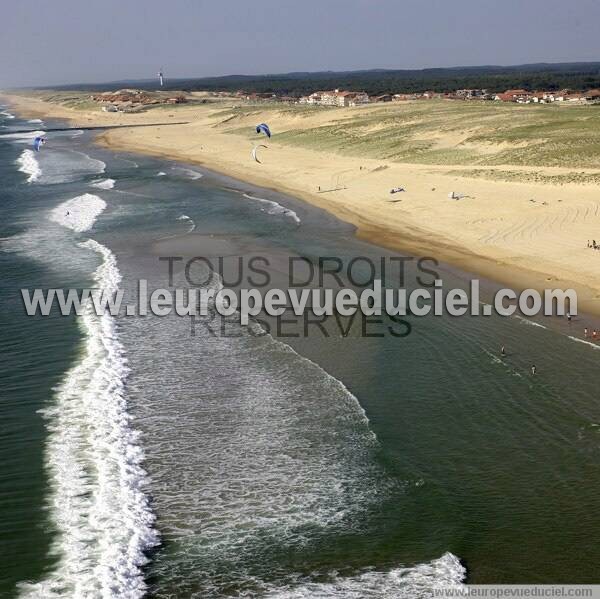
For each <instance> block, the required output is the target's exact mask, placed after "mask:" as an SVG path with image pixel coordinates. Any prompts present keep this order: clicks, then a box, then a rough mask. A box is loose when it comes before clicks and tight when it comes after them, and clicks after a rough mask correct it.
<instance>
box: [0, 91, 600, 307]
mask: <svg viewBox="0 0 600 599" xmlns="http://www.w3.org/2000/svg"><path fill="white" fill-rule="evenodd" d="M4 99H5V100H6V101H7V102H9V103H10V105H11V106H12V107H13V108H14V109H15V110H16V111H18V112H19V114H21V115H24V116H27V117H30V118H35V117H38V118H39V117H42V118H43V117H51V118H59V119H67V120H68V121H69V122H70V123H71V124H72V125H73V126H104V125H108V126H113V125H115V126H116V125H139V124H151V123H168V122H169V120H173V121H185V122H186V124H181V125H173V126H162V125H157V126H152V127H140V128H128V127H125V128H123V129H111V130H108V131H106V132H103V133H101V134H100V135H99V137H98V141H99V142H100V143H102V144H104V145H105V146H107V147H110V148H114V149H115V150H117V149H118V150H129V151H133V152H141V153H146V154H150V155H156V156H165V157H169V158H173V159H177V160H182V161H186V162H190V163H196V164H199V165H203V166H205V167H207V168H210V169H213V170H216V171H219V172H222V173H225V174H227V175H230V176H233V177H235V178H238V179H241V180H244V181H248V182H251V183H253V184H256V185H260V186H263V187H266V188H270V189H275V190H278V191H282V192H285V193H288V194H291V195H294V196H297V197H299V198H302V199H303V200H305V201H307V202H311V203H313V204H316V205H318V206H320V207H322V208H325V209H326V210H328V211H330V212H332V213H334V214H335V215H337V216H339V217H340V218H342V219H343V220H346V221H348V222H351V223H352V224H354V225H356V227H357V235H358V236H359V237H361V238H363V239H366V240H369V241H371V242H373V243H375V244H378V245H381V246H385V247H389V248H393V249H401V250H405V251H409V252H411V253H413V254H416V255H433V256H435V257H437V258H439V259H440V260H444V261H446V262H448V263H450V264H452V265H455V266H457V267H459V268H461V269H463V270H466V271H469V272H475V273H479V274H481V275H483V276H485V277H487V278H490V279H492V280H495V281H498V282H501V283H505V284H510V285H511V286H514V287H516V288H525V287H534V288H538V289H542V288H545V287H552V288H555V287H561V288H567V287H574V288H575V289H577V291H578V294H579V310H580V311H585V312H590V313H595V314H599V313H600V301H599V300H600V252H598V251H594V250H593V249H590V248H588V247H587V241H588V240H592V239H598V240H600V214H599V211H600V186H599V184H598V183H597V181H598V177H600V168H596V167H595V165H594V164H593V163H592V164H589V163H584V164H583V166H580V165H577V166H574V165H573V164H572V163H570V164H569V166H540V165H533V166H532V165H528V164H496V165H492V166H481V165H480V163H478V162H477V161H475V162H474V163H473V164H469V162H468V161H466V162H465V161H463V163H462V164H459V165H456V164H453V165H452V164H448V163H447V162H443V161H441V160H440V163H439V164H436V163H435V162H434V161H430V162H428V163H421V164H419V163H416V162H412V161H406V160H404V161H402V160H398V159H397V158H394V159H386V158H381V157H378V156H376V157H372V156H371V155H370V154H369V152H368V151H365V152H364V153H362V152H361V151H360V146H358V150H355V149H353V148H352V147H349V148H347V150H348V151H346V149H345V148H341V149H339V148H336V149H335V151H332V150H330V149H329V148H327V145H326V144H324V145H323V146H322V147H321V148H319V147H312V146H310V144H306V143H297V139H298V138H299V136H301V135H302V134H303V132H304V131H306V130H307V129H309V130H310V131H323V132H329V131H331V129H332V127H338V128H340V130H343V128H344V126H345V123H351V122H352V121H353V119H356V117H357V115H360V116H361V117H368V123H369V125H368V127H367V129H365V131H366V134H368V133H369V132H370V131H377V132H380V131H382V130H385V128H386V126H387V124H386V123H388V122H389V119H390V118H402V115H403V114H404V113H405V112H406V111H409V110H410V109H411V105H412V104H414V103H410V102H406V103H403V102H400V103H394V105H393V106H392V105H387V106H385V107H382V106H369V107H364V108H343V109H324V110H313V111H307V110H306V109H305V108H304V109H303V108H302V107H293V106H292V107H283V108H282V107H276V106H260V105H259V106H252V107H250V106H245V107H244V109H243V110H241V111H240V110H237V107H236V106H234V104H235V102H233V101H223V102H218V103H207V104H194V105H183V106H175V107H171V106H168V107H161V108H158V109H153V110H149V111H147V112H142V113H137V114H122V113H106V112H102V111H101V110H100V108H99V107H93V108H89V109H81V108H78V109H73V108H69V107H66V106H64V105H60V104H56V103H52V102H48V101H44V100H40V99H39V98H32V97H25V96H16V95H10V96H4ZM420 104H423V103H422V102H421V103H420ZM436 104H437V103H436ZM436 104H433V103H432V107H433V106H435V105H436ZM442 108H443V107H442ZM526 109H527V108H525V110H526ZM490 110H491V116H493V109H492V107H491V106H490ZM555 110H563V111H567V110H571V108H557V109H555ZM260 122H268V123H269V125H270V127H271V130H272V131H273V137H272V138H271V139H270V140H266V139H261V138H260V137H259V136H258V135H256V134H255V132H254V126H255V125H256V124H257V123H260ZM462 127H463V129H464V131H463V132H462V135H461V132H460V130H457V127H456V126H454V127H453V128H452V129H451V130H450V131H445V130H444V128H443V127H440V128H439V129H438V130H437V131H435V132H434V133H431V132H429V133H427V134H420V135H421V138H422V139H426V140H427V143H429V145H430V146H431V145H432V141H433V145H434V146H435V148H436V151H439V152H442V153H443V152H445V151H451V150H453V149H455V148H460V149H461V151H463V150H465V148H466V149H467V150H469V151H470V152H473V153H475V154H476V155H478V156H487V155H494V153H496V154H498V155H499V153H501V152H502V151H504V150H506V149H507V148H506V144H505V145H501V144H500V145H498V146H497V147H494V146H493V145H491V144H485V143H480V144H474V143H471V142H469V141H468V139H467V138H468V137H469V133H472V128H471V124H470V123H469V122H468V121H465V122H464V123H463V124H462ZM369 128H370V129H369ZM258 143H264V144H265V145H267V146H268V148H260V149H259V152H260V158H261V160H262V163H261V164H258V163H257V162H255V161H254V160H253V159H252V156H251V150H252V148H253V146H254V145H255V144H258ZM523 148H524V149H526V148H525V146H523ZM530 151H531V152H532V153H534V152H535V151H536V150H535V146H534V145H532V147H531V149H530ZM507 179H512V180H507ZM553 181H556V183H553ZM395 187H402V188H404V189H405V191H404V192H401V193H397V194H394V195H390V193H389V192H390V189H392V188H395ZM452 192H457V193H460V194H464V197H462V198H461V199H459V200H454V199H451V198H449V194H450V193H452Z"/></svg>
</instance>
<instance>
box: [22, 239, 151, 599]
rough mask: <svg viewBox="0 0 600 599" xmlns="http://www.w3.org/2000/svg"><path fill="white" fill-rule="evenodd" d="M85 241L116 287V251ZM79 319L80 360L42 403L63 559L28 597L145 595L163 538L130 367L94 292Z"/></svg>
mask: <svg viewBox="0 0 600 599" xmlns="http://www.w3.org/2000/svg"><path fill="white" fill-rule="evenodd" d="M81 246H82V247H84V248H88V249H90V250H93V251H94V252H96V253H97V254H99V255H100V256H101V257H102V264H101V265H100V266H99V267H98V269H97V270H96V272H95V273H94V280H95V283H96V285H97V287H99V288H101V289H103V290H105V291H106V292H108V293H113V292H115V291H116V290H117V288H118V285H119V282H120V279H121V276H120V273H119V270H118V268H117V263H116V259H115V256H114V255H113V253H112V252H111V251H110V250H109V249H108V248H106V247H104V246H103V245H101V244H99V243H97V242H96V241H93V240H88V241H86V242H84V243H83V244H81ZM80 325H81V328H82V330H83V333H84V335H85V343H84V348H83V355H82V357H81V360H80V362H79V363H78V364H77V365H76V366H75V367H73V368H72V369H71V370H70V371H68V372H67V373H66V375H65V377H64V380H63V382H62V383H61V384H60V385H59V386H58V387H57V388H56V389H55V394H54V402H53V405H52V407H49V408H47V409H45V410H43V411H42V414H43V416H44V418H45V419H46V421H47V428H48V431H49V438H48V442H47V447H46V465H47V469H48V473H49V479H50V486H51V492H50V498H49V501H48V509H49V513H50V518H51V520H52V523H53V525H54V527H55V529H56V533H57V535H56V540H55V541H54V544H53V546H52V547H51V551H52V553H53V554H54V555H55V556H56V558H57V560H58V563H57V565H56V567H55V569H54V570H53V571H52V572H51V573H50V574H48V575H47V576H46V577H45V578H44V579H43V580H41V581H40V582H37V583H32V582H27V583H23V584H21V585H20V591H21V597H23V598H38V599H39V598H43V599H53V598H56V599H58V598H70V597H119V598H121V597H122V598H125V599H137V598H140V597H142V596H143V595H144V594H145V592H146V584H145V582H144V578H143V575H142V571H141V568H142V566H143V565H144V564H145V563H147V558H146V555H145V552H146V551H148V550H149V549H150V548H152V547H154V546H155V545H157V543H158V534H157V533H156V531H155V530H154V527H153V523H154V516H153V514H152V512H151V510H150V507H149V505H148V500H147V498H146V496H145V494H144V487H145V485H146V474H145V472H144V470H143V468H142V465H141V464H142V460H143V453H142V450H141V449H140V447H139V445H138V437H137V434H136V433H135V432H134V431H133V430H132V429H131V427H130V417H129V415H128V413H127V405H126V401H125V397H124V394H125V379H126V377H127V374H128V368H127V366H126V359H125V356H124V352H123V347H122V346H121V343H120V342H119V340H118V335H117V327H116V323H115V319H114V318H113V317H112V316H110V315H109V314H108V313H106V314H104V315H102V316H99V315H97V314H95V312H94V310H93V306H92V303H91V301H90V300H87V304H86V305H85V306H84V310H83V314H82V316H81V317H80Z"/></svg>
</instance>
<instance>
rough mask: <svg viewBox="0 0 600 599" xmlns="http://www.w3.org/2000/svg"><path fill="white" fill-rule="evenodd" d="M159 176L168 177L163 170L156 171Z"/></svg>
mask: <svg viewBox="0 0 600 599" xmlns="http://www.w3.org/2000/svg"><path fill="white" fill-rule="evenodd" d="M156 176H157V177H166V176H167V173H164V172H163V171H159V172H158V173H156Z"/></svg>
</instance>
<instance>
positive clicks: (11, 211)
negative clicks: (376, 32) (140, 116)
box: [0, 108, 600, 598]
mask: <svg viewBox="0 0 600 599" xmlns="http://www.w3.org/2000/svg"><path fill="white" fill-rule="evenodd" d="M52 125H53V123H45V122H41V121H39V120H36V121H27V120H24V119H20V118H18V117H15V116H14V115H11V113H10V109H9V108H0V171H1V174H2V180H3V187H2V192H1V193H0V198H1V199H0V203H1V209H2V219H0V228H1V231H0V275H1V277H0V285H1V298H2V303H1V305H2V311H1V313H0V319H1V324H2V331H3V335H2V337H1V338H0V343H1V345H2V358H3V359H2V362H1V363H0V390H1V391H0V416H1V419H0V423H1V424H0V427H1V429H0V430H1V434H0V458H1V459H0V464H1V467H0V514H1V515H0V563H1V564H2V567H1V568H0V596H2V597H4V596H6V597H23V598H26V597H44V598H46V597H48V598H52V597H131V598H134V597H143V596H150V597H160V598H169V597H202V598H210V597H286V598H296V597H407V598H413V597H430V596H432V595H433V592H434V589H436V588H440V587H447V586H450V585H460V584H464V583H468V582H474V583H517V582H518V583H533V582H535V583H569V582H573V583H574V582H578V583H596V582H598V581H597V567H596V563H597V561H598V559H599V558H600V549H598V546H597V543H596V541H595V539H596V537H597V535H598V533H599V532H600V524H598V519H597V517H596V514H597V513H598V511H599V509H600V481H599V476H598V475H599V474H600V472H599V470H600V468H599V463H600V461H599V459H598V458H599V453H600V402H598V387H599V384H600V375H599V374H598V368H597V364H598V359H599V358H600V353H599V352H598V351H597V349H598V347H600V346H596V345H594V344H592V343H588V342H586V341H585V340H583V339H582V335H581V331H582V330H583V327H584V326H585V325H586V324H587V323H588V322H592V321H591V320H588V319H586V318H585V317H583V316H577V317H575V318H574V319H573V321H572V322H571V323H570V324H567V323H566V322H564V321H556V320H551V319H523V318H518V317H513V318H502V317H499V316H493V317H461V318H456V317H450V316H428V317H423V318H417V317H409V318H408V322H409V323H410V327H411V329H410V334H408V335H403V336H395V335H391V334H389V323H386V322H383V323H373V324H371V325H369V327H368V330H367V329H366V328H364V326H363V325H362V324H360V323H358V324H357V323H350V322H347V321H346V322H344V326H345V327H346V326H349V328H344V329H340V327H339V323H336V322H331V321H329V322H328V323H327V324H326V325H325V326H324V327H323V328H324V330H323V329H321V328H319V327H318V326H316V325H310V326H309V327H308V334H305V328H306V323H304V322H297V323H288V324H286V325H285V331H283V330H281V331H278V330H277V322H276V321H275V320H274V319H265V320H264V321H263V322H260V323H259V322H254V323H253V324H252V325H251V326H250V327H243V326H242V325H240V324H239V323H236V322H235V320H234V319H230V320H229V321H228V322H227V326H226V330H223V329H220V328H219V326H217V325H216V324H215V323H217V322H218V321H216V320H215V319H214V317H215V310H214V306H212V307H210V309H209V316H207V317H203V318H201V319H199V320H197V321H195V322H194V323H191V322H190V319H189V318H186V317H179V316H177V315H174V314H173V315H168V316H154V315H149V316H139V315H138V316H133V317H131V316H126V315H125V314H120V315H119V316H115V317H113V316H110V315H108V314H105V315H102V316H99V315H96V314H95V313H94V311H93V310H92V309H91V306H90V305H86V307H85V309H84V310H83V312H82V313H81V314H80V315H72V316H67V317H65V316H60V315H59V314H58V312H57V311H53V312H52V314H51V315H50V316H49V317H41V316H39V317H29V316H27V315H26V314H25V310H24V307H23V303H22V301H21V293H20V289H24V288H27V289H35V288H42V289H49V288H65V289H67V288H77V289H81V288H90V287H95V288H100V289H104V290H107V291H111V290H113V291H114V290H116V289H122V290H123V291H124V293H125V298H126V301H127V302H131V301H134V300H136V298H137V295H138V286H137V282H138V280H139V279H145V280H147V281H148V286H149V288H150V289H156V288H166V287H169V283H170V281H169V271H168V268H167V262H166V261H165V258H168V257H178V258H181V261H178V262H177V263H176V265H175V268H174V271H173V273H172V274H173V281H171V282H172V284H173V286H184V287H185V286H189V285H188V281H187V279H189V277H190V276H193V277H195V279H197V280H198V281H201V282H198V283H194V286H198V287H207V286H215V287H219V286H222V285H225V286H232V287H240V286H242V287H243V286H247V285H244V282H243V281H239V280H238V277H237V276H236V274H239V272H238V271H239V270H240V267H239V265H240V264H243V265H246V266H247V264H248V261H249V260H250V259H251V258H253V257H254V258H257V257H258V258H260V259H261V260H263V262H262V264H263V265H265V264H266V265H267V266H266V267H265V268H266V271H267V272H268V275H269V286H270V287H279V286H283V287H287V267H288V264H289V260H290V258H293V259H303V260H305V261H307V263H311V264H313V265H318V263H319V258H322V257H328V258H330V259H331V258H334V259H337V258H339V260H340V263H341V264H343V267H344V268H343V269H342V272H341V273H340V277H341V278H342V282H343V283H344V284H345V283H348V281H349V280H350V279H351V277H349V275H348V270H347V267H348V265H349V264H350V263H352V262H353V260H354V263H355V264H356V263H357V261H356V260H355V259H356V258H357V257H362V260H361V264H360V265H359V266H358V267H357V270H356V271H355V274H356V273H358V275H360V276H363V275H365V274H368V272H367V271H368V269H367V268H366V267H365V266H364V265H365V264H367V263H368V260H372V261H373V262H374V263H376V264H381V259H382V258H384V260H385V261H389V260H391V259H397V258H398V257H399V255H398V254H397V253H394V252H391V251H388V250H384V249H381V248H378V247H376V246H374V245H370V244H367V243H365V242H361V241H359V240H357V239H356V238H355V237H354V230H353V228H352V227H351V226H350V225H348V224H345V223H343V222H341V221H339V220H337V219H336V218H334V217H333V216H331V215H329V214H327V213H325V212H323V211H321V210H319V209H317V208H314V207H311V206H308V205H306V204H305V203H303V202H300V201H298V200H296V199H294V198H290V197H286V196H283V195H281V194H277V193H275V192H272V191H268V190H263V189H259V188H256V187H253V186H252V185H249V184H245V183H241V182H238V181H234V180H232V179H229V178H227V177H225V176H221V175H217V174H215V173H211V172H209V171H207V170H205V169H201V168H200V167H197V166H192V165H186V164H181V163H176V162H171V161H168V160H161V159H156V158H149V157H144V156H139V155H133V154H127V153H119V152H113V151H109V150H107V149H102V148H100V147H98V146H95V145H93V143H92V142H93V137H92V136H91V134H90V133H89V132H84V131H64V132H49V133H48V134H47V137H48V143H47V144H46V145H45V146H44V147H43V148H42V150H41V151H40V152H38V153H36V152H33V149H32V139H33V137H35V135H36V133H34V132H43V131H45V130H46V129H50V128H51V127H52ZM22 129H31V131H32V133H30V134H23V133H15V131H18V130H22ZM240 159H244V160H245V159H248V157H246V156H244V157H242V158H240ZM195 257H201V258H203V261H198V260H197V261H196V262H194V263H193V265H192V266H191V267H190V268H189V269H186V268H184V265H185V264H186V263H187V261H188V260H190V259H192V258H195ZM161 258H162V260H161ZM219 258H224V262H225V268H224V269H221V270H220V269H219V268H217V265H218V263H219ZM219 270H220V271H219ZM436 270H437V271H438V272H440V273H441V274H442V275H443V278H444V282H445V286H446V287H463V288H466V287H467V285H468V276H467V275H466V274H465V273H461V272H459V271H456V270H455V269H452V268H449V267H447V266H444V265H440V266H438V267H436ZM244 272H246V271H244ZM418 274H419V271H418V270H417V269H416V261H415V260H412V261H409V262H407V271H406V284H407V286H409V287H414V286H416V277H417V275H418ZM359 278H360V277H359ZM351 282H352V281H351ZM386 282H387V283H388V284H389V285H391V286H393V285H394V283H395V282H396V281H395V279H394V276H393V275H392V274H390V273H389V272H388V273H387V274H386ZM311 286H318V283H317V282H314V281H312V282H311ZM396 286H397V285H396ZM493 288H494V286H493V285H492V284H491V283H490V284H487V287H486V288H485V289H484V292H483V296H484V297H483V298H482V299H484V300H485V299H486V298H485V295H486V293H488V294H489V293H491V290H492V289H493ZM359 325H360V326H359ZM501 346H505V347H506V349H507V355H506V356H505V357H502V356H500V355H499V348H500V347H501ZM532 364H535V365H536V366H537V370H538V373H537V374H536V376H535V377H532V376H531V374H530V366H531V365H532Z"/></svg>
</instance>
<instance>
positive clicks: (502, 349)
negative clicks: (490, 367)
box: [500, 345, 537, 374]
mask: <svg viewBox="0 0 600 599" xmlns="http://www.w3.org/2000/svg"><path fill="white" fill-rule="evenodd" d="M500 355H501V356H502V357H503V358H505V357H506V348H505V347H504V345H503V346H502V347H501V348H500ZM536 372H537V367H536V365H535V364H532V365H531V374H535V373H536Z"/></svg>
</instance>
